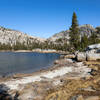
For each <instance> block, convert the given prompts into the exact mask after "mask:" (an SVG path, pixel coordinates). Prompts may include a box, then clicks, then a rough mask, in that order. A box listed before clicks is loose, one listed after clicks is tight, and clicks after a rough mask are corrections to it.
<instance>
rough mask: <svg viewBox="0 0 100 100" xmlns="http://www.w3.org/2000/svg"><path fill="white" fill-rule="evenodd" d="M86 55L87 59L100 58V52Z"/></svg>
mask: <svg viewBox="0 0 100 100" xmlns="http://www.w3.org/2000/svg"><path fill="white" fill-rule="evenodd" d="M86 57H87V61H93V60H100V54H99V53H87V54H86Z"/></svg>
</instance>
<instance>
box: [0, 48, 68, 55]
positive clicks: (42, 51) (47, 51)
mask: <svg viewBox="0 0 100 100" xmlns="http://www.w3.org/2000/svg"><path fill="white" fill-rule="evenodd" d="M0 52H15V53H17V52H38V53H59V54H66V53H67V52H65V51H57V50H46V49H43V50H41V49H40V50H38V49H34V50H0Z"/></svg>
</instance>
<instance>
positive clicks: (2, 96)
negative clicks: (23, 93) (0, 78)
mask: <svg viewBox="0 0 100 100" xmlns="http://www.w3.org/2000/svg"><path fill="white" fill-rule="evenodd" d="M9 90H10V89H9V88H8V87H7V86H6V85H5V84H0V100H18V99H17V97H18V93H16V95H15V96H14V97H12V96H11V95H10V94H9V92H8V91H9Z"/></svg>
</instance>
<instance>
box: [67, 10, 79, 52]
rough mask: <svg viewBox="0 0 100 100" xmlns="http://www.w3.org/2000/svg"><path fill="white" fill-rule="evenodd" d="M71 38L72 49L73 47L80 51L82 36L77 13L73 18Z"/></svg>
mask: <svg viewBox="0 0 100 100" xmlns="http://www.w3.org/2000/svg"><path fill="white" fill-rule="evenodd" d="M69 36H70V45H71V47H73V48H74V49H75V50H77V49H79V44H80V43H79V42H80V34H79V27H78V21H77V16H76V13H75V12H74V13H73V16H72V25H71V28H70V34H69Z"/></svg>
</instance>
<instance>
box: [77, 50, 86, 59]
mask: <svg viewBox="0 0 100 100" xmlns="http://www.w3.org/2000/svg"><path fill="white" fill-rule="evenodd" d="M76 58H77V61H86V53H85V52H79V53H77V55H76Z"/></svg>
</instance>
